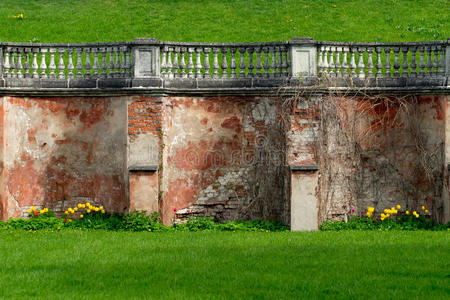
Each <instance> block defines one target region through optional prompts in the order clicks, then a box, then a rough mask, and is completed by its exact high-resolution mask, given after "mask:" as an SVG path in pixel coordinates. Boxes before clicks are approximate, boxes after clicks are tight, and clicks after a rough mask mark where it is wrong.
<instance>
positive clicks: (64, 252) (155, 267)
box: [0, 231, 450, 299]
mask: <svg viewBox="0 0 450 300" xmlns="http://www.w3.org/2000/svg"><path fill="white" fill-rule="evenodd" d="M0 270H1V272H0V298H2V297H4V298H5V299H15V298H24V299H25V298H30V297H39V298H49V299H75V298H76V299H83V298H89V299H92V298H102V299H106V298H115V299H125V298H138V297H140V298H143V297H146V298H172V299H183V298H197V299H205V298H222V299H225V298H226V299H230V298H244V299H249V298H271V299H274V298H297V299H298V298H300V297H303V298H305V299H310V298H323V297H330V298H341V299H357V298H358V299H364V298H378V299H379V298H403V299H411V298H413V299H416V298H422V299H425V298H427V299H448V298H449V297H450V235H449V232H448V231H443V232H430V231H428V232H425V231H418V232H404V231H403V232H402V231H389V232H379V231H368V232H367V231H366V232H359V231H343V232H314V233H291V232H281V233H250V232H245V233H232V232H174V233H129V232H128V233H127V232H103V231H92V232H89V231H64V232H35V233H32V232H25V231H13V232H5V231H3V232H0Z"/></svg>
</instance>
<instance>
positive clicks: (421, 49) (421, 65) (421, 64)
mask: <svg viewBox="0 0 450 300" xmlns="http://www.w3.org/2000/svg"><path fill="white" fill-rule="evenodd" d="M424 50H425V47H423V46H421V47H419V53H420V61H419V77H424V76H425V70H424V69H425V61H424V57H423V56H424V53H423V52H424Z"/></svg>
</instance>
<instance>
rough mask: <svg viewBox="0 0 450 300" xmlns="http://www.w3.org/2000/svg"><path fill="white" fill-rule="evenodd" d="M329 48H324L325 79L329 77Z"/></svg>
mask: <svg viewBox="0 0 450 300" xmlns="http://www.w3.org/2000/svg"><path fill="white" fill-rule="evenodd" d="M328 66H329V65H328V47H327V46H324V47H323V70H322V73H323V74H324V75H325V77H326V76H327V75H328Z"/></svg>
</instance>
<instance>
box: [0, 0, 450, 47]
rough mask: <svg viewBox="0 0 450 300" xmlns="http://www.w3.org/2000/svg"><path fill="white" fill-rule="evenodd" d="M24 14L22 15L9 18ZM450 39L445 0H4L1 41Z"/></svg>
mask: <svg viewBox="0 0 450 300" xmlns="http://www.w3.org/2000/svg"><path fill="white" fill-rule="evenodd" d="M19 13H23V14H24V15H25V19H24V20H17V19H14V18H13V17H12V16H14V15H17V14H19ZM294 36H312V37H314V38H315V39H316V40H335V41H380V42H399V41H422V40H430V41H431V40H442V39H447V38H448V37H450V1H448V0H414V1H412V0H353V1H352V0H349V1H338V0H315V1H311V0H284V1H281V0H227V1H219V0H215V1H212V0H202V1H201V0H185V1H175V0H153V1H149V0H147V1H144V0H115V1H113V0H109V1H108V0H89V1H81V0H3V1H0V40H3V41H10V42H28V41H35V42H108V41H124V40H133V39H134V38H136V37H155V38H158V39H160V40H174V41H203V42H257V41H275V40H290V39H291V38H292V37H294Z"/></svg>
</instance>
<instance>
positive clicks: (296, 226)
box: [290, 165, 319, 231]
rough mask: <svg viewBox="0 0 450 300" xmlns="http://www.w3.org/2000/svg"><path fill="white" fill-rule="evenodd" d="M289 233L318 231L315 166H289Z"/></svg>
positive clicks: (316, 174) (316, 168)
mask: <svg viewBox="0 0 450 300" xmlns="http://www.w3.org/2000/svg"><path fill="white" fill-rule="evenodd" d="M290 169H291V231H313V230H318V229H319V214H318V212H319V209H318V207H319V202H318V197H317V187H318V179H319V177H318V173H319V172H318V167H317V165H299V166H291V168H290Z"/></svg>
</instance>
